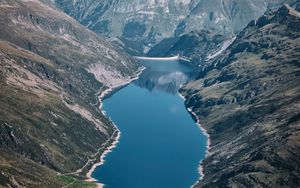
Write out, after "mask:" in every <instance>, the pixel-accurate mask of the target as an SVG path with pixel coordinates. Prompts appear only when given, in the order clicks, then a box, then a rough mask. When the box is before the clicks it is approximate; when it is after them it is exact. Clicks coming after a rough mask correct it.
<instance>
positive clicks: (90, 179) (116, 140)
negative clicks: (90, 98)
mask: <svg viewBox="0 0 300 188" xmlns="http://www.w3.org/2000/svg"><path fill="white" fill-rule="evenodd" d="M144 70H145V67H142V68H140V69H139V70H138V72H137V74H136V76H135V77H133V78H130V79H128V80H126V81H124V82H123V83H122V84H117V85H114V86H113V87H109V88H107V89H106V90H104V91H103V92H102V93H101V94H100V95H99V97H98V100H99V103H100V105H99V109H100V110H101V112H102V113H103V114H105V111H104V110H103V109H102V104H103V103H102V101H103V98H104V97H105V96H106V95H108V94H109V93H110V92H112V91H114V90H115V89H118V88H120V87H122V86H125V85H127V84H129V83H131V82H132V81H134V80H136V79H138V78H139V76H140V74H141V73H142V72H143V71H144ZM108 118H109V117H108ZM109 120H110V121H111V123H112V124H113V126H114V127H115V129H116V131H117V136H116V137H113V138H112V139H113V142H112V143H111V145H110V146H109V147H108V148H106V149H105V150H104V152H103V153H102V154H101V156H100V162H98V163H95V164H94V165H93V166H92V168H91V169H90V170H89V171H88V173H87V174H86V177H87V179H86V180H85V181H87V182H98V180H96V179H95V178H93V177H92V173H93V171H94V170H95V169H96V168H97V167H98V166H101V165H103V164H104V162H105V157H106V155H107V154H108V153H110V152H111V151H112V149H113V148H115V147H116V146H117V144H118V143H119V140H120V137H121V132H120V130H119V129H118V127H117V126H116V125H115V124H114V123H113V121H112V120H111V119H110V118H109ZM110 141H111V140H110ZM96 185H97V188H103V186H104V185H103V184H102V183H96Z"/></svg>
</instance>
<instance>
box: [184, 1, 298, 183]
mask: <svg viewBox="0 0 300 188" xmlns="http://www.w3.org/2000/svg"><path fill="white" fill-rule="evenodd" d="M299 26H300V13H299V12H297V11H295V10H293V9H292V8H290V7H289V6H287V5H284V6H283V7H281V8H280V9H279V10H278V11H276V12H271V13H269V14H266V15H264V16H263V17H261V18H259V19H258V20H257V21H253V22H251V23H250V24H249V25H248V26H247V27H246V28H245V29H244V30H243V31H242V32H241V33H240V34H239V36H238V37H237V39H236V40H235V41H234V43H233V44H232V45H231V46H230V47H229V48H228V49H227V50H226V51H224V52H223V54H222V55H221V56H220V57H219V58H217V59H216V60H215V61H214V62H213V63H212V64H206V65H205V66H204V67H203V70H202V71H201V73H200V74H199V76H198V79H197V80H195V81H193V82H191V83H189V84H188V85H186V86H185V87H184V88H183V89H182V90H181V92H182V93H183V94H184V95H185V96H186V97H187V102H186V105H187V107H189V108H191V109H192V110H193V111H194V112H195V113H196V114H197V117H198V118H199V120H200V123H201V124H202V126H204V127H205V128H206V129H207V130H208V134H209V135H210V139H211V147H210V149H209V154H208V155H207V158H206V159H205V160H204V162H203V165H204V174H205V176H204V179H203V180H202V181H200V182H199V183H198V184H197V185H196V186H195V187H297V186H298V185H299V184H300V176H299V174H300V171H299V169H300V168H299V164H300V160H299V159H300V155H299V152H297V151H299V149H300V126H299V125H300V111H299V105H300V95H299V93H300V87H299V83H300V76H299V75H300V62H299V59H300V27H299Z"/></svg>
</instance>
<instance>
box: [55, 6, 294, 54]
mask: <svg viewBox="0 0 300 188" xmlns="http://www.w3.org/2000/svg"><path fill="white" fill-rule="evenodd" d="M53 1H54V0H53ZM294 1H295V0H255V1H253V0H243V1H240V0H229V1H223V0H211V1H205V0H168V1H167V0H156V1H154V0H152V1H142V0H128V1H119V0H112V1H111V0H102V1H94V0H84V1H82V0H71V1H70V0H55V3H56V5H57V6H58V7H60V8H61V9H62V10H64V11H65V12H66V13H67V14H69V15H71V16H72V17H74V18H75V19H76V20H78V21H79V22H80V23H82V24H83V25H86V26H88V27H89V28H90V29H92V30H93V31H95V32H96V33H100V34H104V35H107V36H110V37H118V38H120V39H121V41H123V43H125V46H126V48H127V49H129V50H130V51H131V52H132V53H134V54H136V53H137V54H141V53H147V52H148V50H149V49H150V48H152V46H153V45H155V44H157V43H159V42H160V41H161V40H163V39H165V38H170V37H179V36H181V35H183V34H188V33H190V32H191V31H201V30H212V29H214V30H216V32H217V33H218V34H222V35H226V36H228V35H232V34H236V33H238V32H239V31H241V30H242V29H243V28H244V27H245V26H246V24H247V23H248V22H249V21H251V20H253V19H256V18H258V17H259V16H261V15H263V13H264V12H265V11H266V10H267V9H271V8H273V7H278V6H279V5H280V4H281V3H283V2H285V3H292V2H294Z"/></svg>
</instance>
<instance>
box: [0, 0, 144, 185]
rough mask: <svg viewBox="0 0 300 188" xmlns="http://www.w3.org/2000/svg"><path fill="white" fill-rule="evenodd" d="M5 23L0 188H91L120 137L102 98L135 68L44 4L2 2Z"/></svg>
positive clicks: (0, 56) (0, 48)
mask: <svg viewBox="0 0 300 188" xmlns="http://www.w3.org/2000/svg"><path fill="white" fill-rule="evenodd" d="M0 23H1V27H0V62H1V63H0V66H1V68H0V87H1V89H0V106H1V108H0V187H39V188H40V187H62V186H64V185H68V186H69V187H72V186H73V187H76V186H77V187H90V186H93V185H92V184H90V183H85V182H82V181H81V178H84V175H85V172H86V170H87V169H88V168H89V167H90V165H91V164H92V163H93V162H95V160H96V159H99V155H100V154H101V153H102V152H103V150H104V149H105V147H106V144H109V142H110V140H111V139H112V138H113V137H114V136H115V133H116V132H115V128H114V126H113V125H112V123H111V122H110V121H109V120H108V119H107V118H106V117H105V116H104V115H103V114H102V113H101V112H99V110H98V109H97V108H98V105H99V104H98V100H97V96H98V94H99V92H102V91H103V90H105V89H107V88H110V87H115V86H118V85H121V84H124V83H125V82H127V81H128V80H130V79H131V77H132V76H135V74H136V71H137V70H138V65H137V64H136V63H135V62H134V61H132V59H131V58H129V57H128V56H127V55H126V54H124V53H122V52H121V51H120V50H119V49H118V48H116V47H114V46H112V45H111V44H109V43H108V42H106V41H105V40H103V39H101V38H99V37H98V36H97V35H96V34H95V33H93V32H91V31H89V30H88V29H87V28H85V27H83V26H81V25H80V24H79V23H78V22H77V21H75V20H74V19H72V18H70V17H69V16H67V15H65V13H63V12H61V11H59V10H57V9H56V8H55V7H54V6H53V5H51V3H49V2H47V1H43V2H42V1H39V0H2V1H1V2H0ZM83 167H85V168H83ZM28 172H30V173H28ZM68 175H76V176H75V177H70V176H68Z"/></svg>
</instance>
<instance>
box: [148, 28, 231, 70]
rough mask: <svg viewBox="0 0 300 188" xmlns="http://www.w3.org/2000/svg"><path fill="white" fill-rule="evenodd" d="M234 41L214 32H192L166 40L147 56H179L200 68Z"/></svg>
mask: <svg viewBox="0 0 300 188" xmlns="http://www.w3.org/2000/svg"><path fill="white" fill-rule="evenodd" d="M234 39H235V37H234V36H230V35H229V36H225V35H221V34H218V33H216V31H209V30H202V31H192V32H190V33H188V34H185V35H182V36H180V37H172V38H167V39H164V40H162V41H161V42H159V43H158V44H157V45H155V46H154V47H152V48H151V50H150V51H149V52H148V54H147V55H148V56H151V57H168V56H174V55H180V56H181V57H186V58H187V59H188V60H189V63H190V64H192V65H197V66H199V67H202V66H203V65H204V64H205V63H206V61H210V60H211V59H214V58H215V57H217V56H218V55H219V54H220V53H221V52H222V51H223V50H225V49H226V48H227V47H228V46H229V45H230V44H231V43H232V42H233V40H234Z"/></svg>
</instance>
